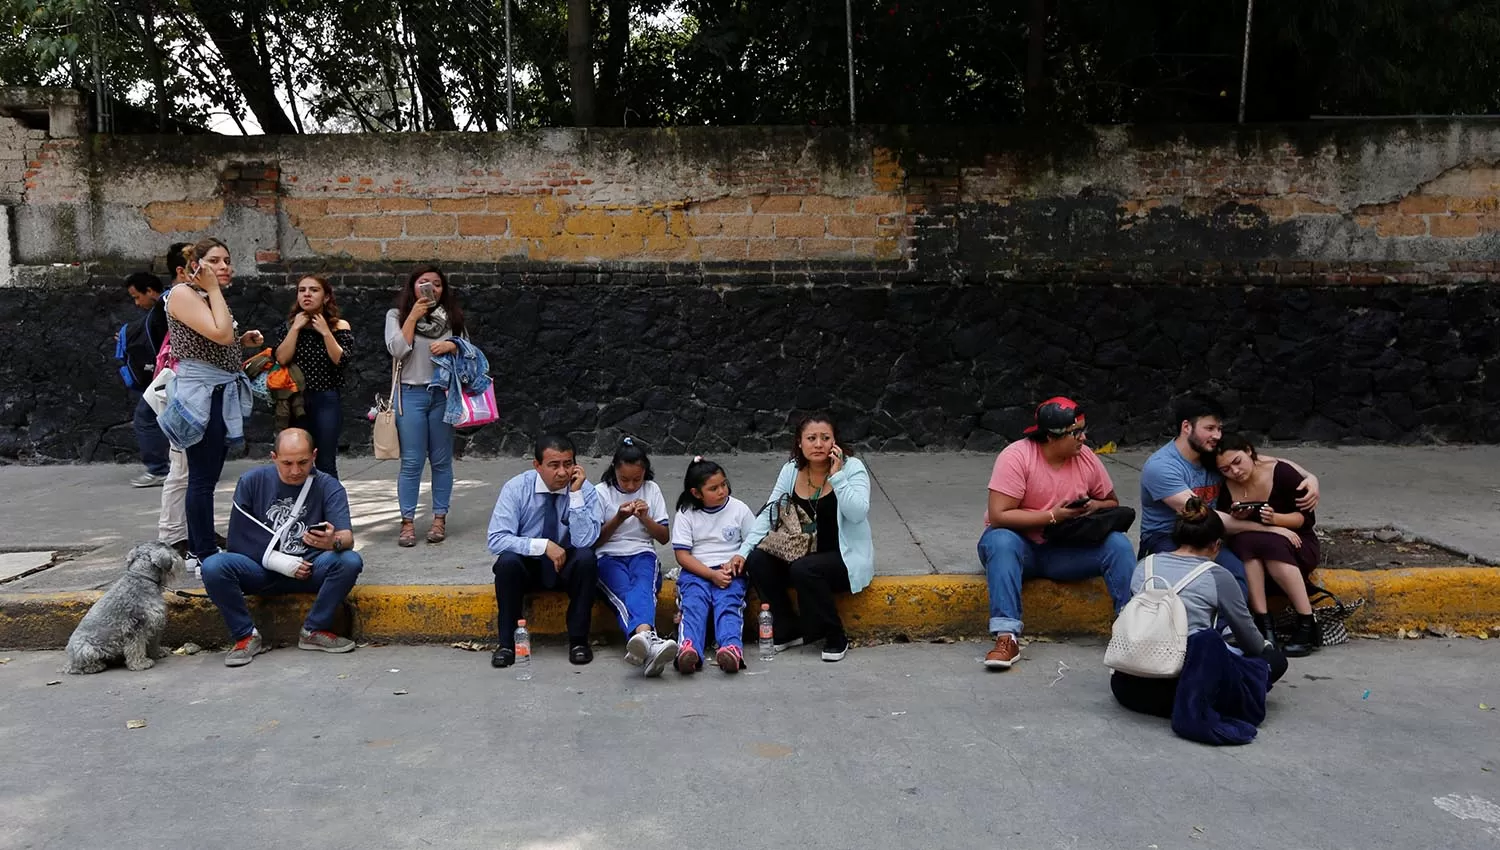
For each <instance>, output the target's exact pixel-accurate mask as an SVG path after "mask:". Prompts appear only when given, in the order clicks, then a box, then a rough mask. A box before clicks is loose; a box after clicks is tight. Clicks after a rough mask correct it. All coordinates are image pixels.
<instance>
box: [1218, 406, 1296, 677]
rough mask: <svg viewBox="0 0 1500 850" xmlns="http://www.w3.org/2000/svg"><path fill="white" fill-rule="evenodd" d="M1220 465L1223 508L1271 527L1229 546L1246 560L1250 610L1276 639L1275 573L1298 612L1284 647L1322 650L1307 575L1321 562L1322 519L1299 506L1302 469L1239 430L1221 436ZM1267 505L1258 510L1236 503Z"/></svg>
mask: <svg viewBox="0 0 1500 850" xmlns="http://www.w3.org/2000/svg"><path fill="white" fill-rule="evenodd" d="M1216 462H1217V464H1218V467H1219V472H1220V473H1221V474H1222V475H1223V476H1224V487H1222V488H1220V490H1219V502H1218V505H1217V507H1218V509H1219V510H1220V511H1223V512H1224V513H1228V514H1230V515H1231V516H1233V517H1234V518H1235V519H1239V520H1244V521H1247V522H1257V521H1258V522H1260V524H1261V525H1263V526H1266V530H1265V531H1242V532H1240V533H1239V534H1235V535H1233V536H1232V537H1230V538H1229V548H1230V550H1231V551H1233V552H1234V554H1236V555H1238V556H1239V557H1240V559H1241V560H1242V561H1244V562H1245V585H1246V587H1247V589H1248V590H1249V594H1248V599H1247V600H1246V601H1247V602H1248V603H1249V605H1250V614H1251V616H1252V617H1254V619H1255V624H1256V625H1257V626H1259V627H1260V630H1261V632H1262V633H1263V634H1264V635H1265V636H1266V639H1267V640H1274V639H1275V638H1274V637H1273V634H1272V629H1271V617H1270V615H1269V614H1268V613H1267V609H1266V576H1268V575H1269V576H1270V577H1271V579H1272V580H1273V581H1275V582H1276V584H1277V586H1278V587H1280V588H1281V590H1282V592H1283V593H1285V594H1286V597H1287V599H1288V600H1289V601H1290V602H1291V604H1292V609H1293V610H1294V611H1295V612H1296V613H1297V627H1296V629H1295V631H1294V632H1293V634H1292V636H1291V638H1290V639H1288V640H1287V643H1286V645H1285V646H1284V647H1282V650H1283V651H1284V652H1285V653H1286V654H1287V655H1288V656H1290V657H1293V658H1296V657H1300V656H1303V655H1307V654H1308V653H1310V652H1312V651H1313V650H1314V649H1316V648H1317V645H1318V628H1317V623H1316V621H1314V620H1313V614H1312V604H1311V603H1310V602H1309V601H1308V598H1307V575H1308V574H1309V573H1311V572H1312V571H1313V570H1314V569H1317V566H1318V562H1319V560H1320V552H1319V549H1318V535H1317V534H1316V533H1314V532H1313V523H1314V522H1315V521H1316V517H1315V516H1314V514H1313V512H1312V511H1304V510H1299V509H1298V508H1297V488H1298V487H1300V486H1302V478H1303V476H1302V473H1300V472H1298V471H1297V470H1296V468H1295V467H1293V466H1292V465H1291V464H1289V463H1286V462H1285V461H1279V460H1273V459H1271V458H1262V457H1260V456H1259V455H1257V454H1256V452H1255V446H1253V445H1251V443H1250V441H1249V440H1247V439H1245V438H1244V437H1242V436H1239V435H1238V434H1228V435H1225V436H1224V437H1223V438H1222V439H1220V440H1219V447H1218V457H1217V461H1216ZM1245 502H1259V503H1263V504H1261V505H1259V507H1257V508H1244V507H1242V508H1240V509H1238V510H1233V509H1232V508H1233V506H1234V505H1236V504H1240V503H1245Z"/></svg>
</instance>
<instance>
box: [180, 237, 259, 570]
mask: <svg viewBox="0 0 1500 850" xmlns="http://www.w3.org/2000/svg"><path fill="white" fill-rule="evenodd" d="M183 258H184V260H185V261H186V263H187V265H186V280H187V282H186V283H179V284H178V285H176V286H174V287H172V290H171V293H170V295H169V297H168V299H167V333H168V335H169V338H170V339H171V340H172V356H173V357H175V358H176V359H177V365H176V367H175V369H174V371H175V372H176V376H177V377H176V379H175V380H174V381H173V382H172V384H171V387H172V389H171V395H170V397H169V398H168V401H167V406H166V408H165V409H163V410H162V413H161V416H160V417H159V422H160V424H161V427H162V430H163V431H165V432H166V434H167V436H168V437H169V438H171V440H172V444H173V445H175V446H177V447H178V448H180V449H182V451H183V454H184V455H185V456H186V458H187V467H188V484H187V498H186V515H187V517H186V518H187V532H188V549H189V552H190V554H191V555H192V556H193V557H196V558H197V559H198V560H199V561H200V562H201V561H203V560H205V559H206V558H208V557H209V556H210V555H213V554H215V553H217V552H218V548H219V547H218V544H217V542H216V540H215V538H214V488H215V487H217V486H218V484H219V475H220V474H221V473H223V471H224V459H225V458H226V457H227V456H228V455H229V447H230V446H231V445H236V444H239V443H242V442H244V439H245V436H244V433H245V420H246V419H248V418H249V417H250V406H251V403H252V398H251V395H250V381H249V379H248V378H246V377H245V373H244V371H243V369H242V365H243V362H244V355H243V354H242V353H241V351H242V347H245V348H255V347H257V346H259V345H261V344H262V342H264V340H263V338H262V337H261V333H260V331H247V332H245V333H244V334H240V333H239V331H238V329H237V328H236V326H235V322H234V316H233V315H231V314H230V312H229V304H228V303H227V302H226V301H225V300H224V290H225V289H226V288H228V287H229V285H230V282H231V281H232V280H233V278H234V266H233V264H232V263H231V262H230V259H229V248H228V246H226V245H225V244H224V243H223V242H220V241H219V240H218V239H215V238H213V237H211V236H210V237H206V238H204V239H200V240H198V242H197V243H195V244H194V245H192V246H191V247H188V248H185V249H184V250H183Z"/></svg>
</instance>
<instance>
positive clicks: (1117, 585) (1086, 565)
mask: <svg viewBox="0 0 1500 850" xmlns="http://www.w3.org/2000/svg"><path fill="white" fill-rule="evenodd" d="M979 560H980V562H981V563H983V564H984V573H985V578H986V579H987V580H988V582H989V586H990V634H1000V633H1002V632H1009V633H1010V634H1013V635H1019V634H1020V633H1021V580H1022V579H1028V578H1048V579H1052V580H1053V581H1082V580H1084V579H1087V578H1093V577H1094V576H1099V575H1102V576H1104V584H1105V586H1106V587H1108V588H1109V597H1110V599H1112V600H1113V601H1114V603H1115V612H1116V613H1118V612H1119V610H1120V608H1121V607H1123V606H1124V605H1125V603H1126V602H1129V601H1130V576H1131V574H1132V573H1134V572H1135V552H1134V551H1132V550H1131V548H1130V538H1128V537H1126V536H1125V535H1123V534H1121V533H1120V532H1118V531H1116V532H1113V533H1111V534H1110V535H1109V537H1107V538H1105V540H1104V543H1103V544H1101V545H1099V546H1095V547H1092V548H1089V547H1084V546H1054V545H1051V544H1047V543H1033V542H1032V541H1031V539H1030V538H1028V537H1024V536H1022V535H1020V534H1017V533H1016V532H1014V531H1011V530H1010V529H1007V528H991V529H988V530H986V531H985V532H984V536H983V537H980V538H979Z"/></svg>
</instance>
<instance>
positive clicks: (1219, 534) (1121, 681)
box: [1109, 496, 1287, 717]
mask: <svg viewBox="0 0 1500 850" xmlns="http://www.w3.org/2000/svg"><path fill="white" fill-rule="evenodd" d="M1223 537H1224V521H1223V520H1221V519H1219V515H1218V513H1216V512H1215V511H1214V510H1213V509H1212V508H1210V507H1209V506H1208V505H1207V504H1205V503H1204V502H1203V500H1201V499H1199V498H1198V497H1197V496H1193V497H1191V498H1189V499H1188V500H1187V504H1186V505H1184V506H1183V510H1182V513H1180V514H1178V516H1177V524H1176V526H1175V527H1174V528H1173V529H1172V543H1173V545H1175V546H1176V547H1177V548H1175V549H1173V550H1172V551H1171V552H1162V553H1160V554H1157V555H1151V556H1148V557H1147V559H1146V560H1143V561H1141V563H1140V564H1138V565H1136V568H1135V574H1134V575H1133V576H1131V579H1130V591H1131V593H1140V592H1141V588H1142V587H1143V586H1144V585H1145V583H1146V569H1145V565H1146V561H1150V562H1151V571H1152V574H1153V575H1157V576H1160V577H1161V578H1163V579H1165V580H1166V581H1167V583H1168V584H1171V585H1176V584H1177V582H1179V581H1182V580H1183V579H1184V578H1186V577H1187V575H1188V573H1191V572H1192V571H1193V570H1195V569H1197V568H1198V566H1199V565H1200V564H1202V563H1203V562H1204V561H1212V560H1214V558H1215V557H1216V556H1217V555H1218V554H1219V546H1220V540H1221V539H1222V538H1223ZM1178 598H1180V599H1181V600H1182V604H1183V607H1184V608H1186V609H1187V626H1188V635H1189V636H1190V637H1191V636H1192V635H1193V634H1194V633H1196V632H1199V631H1202V630H1204V629H1212V628H1214V623H1215V618H1216V617H1217V618H1218V620H1219V621H1220V622H1221V623H1228V624H1229V628H1230V629H1231V630H1232V631H1233V632H1234V636H1235V639H1236V640H1237V641H1238V642H1239V647H1240V650H1239V651H1240V653H1241V654H1243V655H1247V656H1250V657H1252V658H1263V659H1265V660H1266V662H1267V663H1269V664H1270V665H1271V677H1270V681H1272V682H1275V681H1276V680H1277V679H1280V678H1281V676H1282V675H1283V674H1284V673H1286V668H1287V663H1286V658H1285V656H1283V655H1282V654H1281V652H1280V651H1279V650H1278V649H1276V647H1275V646H1274V645H1273V644H1272V643H1271V642H1270V641H1267V640H1265V639H1264V638H1263V637H1262V636H1261V633H1260V630H1259V629H1257V628H1256V626H1255V623H1254V622H1252V621H1251V619H1250V611H1249V610H1248V609H1247V608H1246V607H1245V597H1244V596H1243V595H1242V594H1241V593H1240V586H1239V583H1238V582H1236V581H1235V580H1234V576H1233V575H1231V574H1230V573H1229V571H1228V570H1226V569H1224V568H1223V567H1221V566H1219V565H1218V564H1214V566H1213V567H1211V568H1210V569H1209V570H1208V571H1207V572H1205V573H1203V574H1202V575H1200V576H1198V577H1197V578H1196V579H1194V580H1193V581H1192V582H1191V583H1189V584H1188V585H1187V586H1186V587H1184V588H1183V589H1182V591H1181V592H1180V593H1178ZM1177 682H1178V680H1177V679H1176V678H1171V679H1147V678H1143V677H1140V676H1132V675H1130V674H1128V673H1121V672H1118V671H1116V672H1115V673H1114V675H1113V676H1111V677H1110V680H1109V687H1110V690H1112V691H1114V694H1115V699H1116V700H1119V702H1120V705H1123V706H1125V707H1126V708H1128V709H1130V710H1131V711H1139V712H1141V713H1143V714H1154V715H1156V716H1157V717H1171V716H1172V706H1173V703H1174V702H1175V701H1176V699H1177Z"/></svg>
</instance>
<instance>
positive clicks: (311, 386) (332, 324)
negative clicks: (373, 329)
mask: <svg viewBox="0 0 1500 850" xmlns="http://www.w3.org/2000/svg"><path fill="white" fill-rule="evenodd" d="M278 337H279V340H280V341H279V342H278V343H277V345H276V361H277V362H278V363H280V364H281V365H283V366H289V365H291V364H292V363H296V364H297V366H298V367H300V368H301V369H302V378H303V380H304V381H306V383H307V386H305V387H303V388H302V404H303V408H304V410H305V413H304V415H302V416H299V417H295V418H294V419H293V420H292V422H291V425H292V427H294V428H303V429H305V430H306V431H307V432H308V433H309V434H312V437H313V447H314V448H316V449H317V452H318V453H317V456H316V459H315V460H314V463H316V464H317V467H318V469H320V470H322V471H323V472H326V473H328V474H329V475H332V476H333V477H334V478H337V477H339V468H338V457H339V433H340V432H341V431H343V427H344V405H343V399H342V398H341V394H340V390H342V389H343V388H344V359H345V357H346V356H347V354H348V352H349V349H350V348H353V347H354V332H353V331H352V330H350V328H349V323H348V322H346V321H344V320H343V319H341V318H339V308H338V304H337V303H336V302H335V301H334V298H333V288H332V287H331V286H329V285H328V281H327V280H325V279H324V278H322V277H319V276H317V275H307V276H305V277H303V278H302V279H301V280H299V281H298V282H297V299H296V301H294V302H292V309H291V310H290V311H289V312H288V314H287V322H286V324H284V325H282V326H281V329H280V332H279V333H278Z"/></svg>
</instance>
